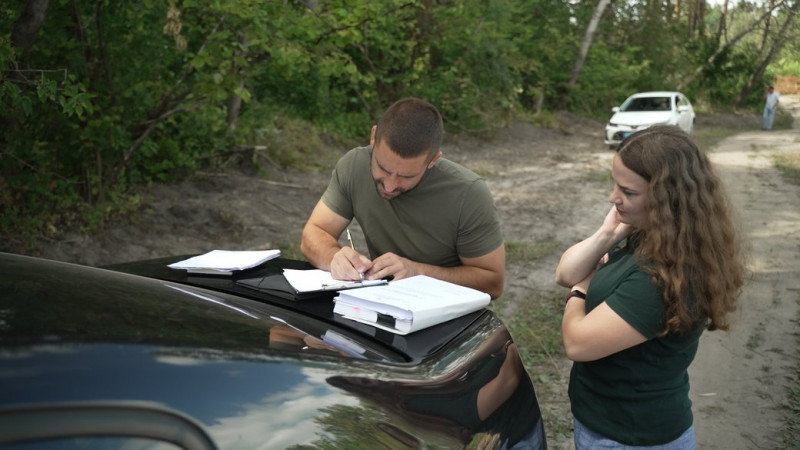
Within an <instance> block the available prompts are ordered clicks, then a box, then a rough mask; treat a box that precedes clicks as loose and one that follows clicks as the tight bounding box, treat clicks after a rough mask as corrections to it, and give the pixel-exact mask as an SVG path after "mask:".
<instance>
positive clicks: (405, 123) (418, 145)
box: [375, 97, 444, 158]
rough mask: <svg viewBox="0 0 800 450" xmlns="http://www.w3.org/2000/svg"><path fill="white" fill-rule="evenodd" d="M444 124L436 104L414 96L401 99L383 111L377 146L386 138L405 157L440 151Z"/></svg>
mask: <svg viewBox="0 0 800 450" xmlns="http://www.w3.org/2000/svg"><path fill="white" fill-rule="evenodd" d="M443 134H444V126H443V125H442V116H441V114H439V111H438V110H437V109H436V107H435V106H433V105H431V104H430V103H428V102H426V101H424V100H420V99H418V98H414V97H408V98H404V99H402V100H398V101H397V102H395V103H394V104H393V105H392V106H390V107H389V109H387V110H386V112H385V113H383V116H381V119H380V121H379V122H378V127H377V129H376V130H375V145H376V146H377V145H378V143H380V142H381V141H385V143H386V145H388V146H389V149H391V150H392V151H393V152H394V153H396V154H398V155H399V156H400V157H402V158H413V157H417V156H420V155H422V154H424V153H426V152H428V153H430V154H431V156H432V155H433V154H435V153H436V152H437V151H439V147H440V146H441V144H442V135H443Z"/></svg>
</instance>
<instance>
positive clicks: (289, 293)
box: [236, 273, 388, 300]
mask: <svg viewBox="0 0 800 450" xmlns="http://www.w3.org/2000/svg"><path fill="white" fill-rule="evenodd" d="M386 283H388V282H387V281H380V282H371V284H373V285H380V284H386ZM236 284H237V285H239V286H243V287H246V288H250V289H254V290H256V291H258V292H263V293H265V294H270V295H274V296H276V297H280V298H283V299H286V300H308V299H322V298H330V299H333V297H334V296H335V295H336V293H337V292H338V291H342V290H346V289H355V288H361V287H364V286H365V285H364V283H362V282H360V281H340V282H336V283H332V284H324V285H321V286H320V288H319V289H314V290H308V291H298V290H297V289H295V287H294V286H292V284H291V283H289V280H287V279H286V277H285V276H284V275H283V274H282V273H275V274H272V275H267V276H264V277H258V278H244V279H241V280H236Z"/></svg>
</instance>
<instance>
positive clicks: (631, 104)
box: [619, 97, 671, 112]
mask: <svg viewBox="0 0 800 450" xmlns="http://www.w3.org/2000/svg"><path fill="white" fill-rule="evenodd" d="M619 109H620V111H627V112H633V111H669V110H670V109H671V107H670V98H669V97H635V98H630V99H628V101H626V102H625V103H623V104H622V106H621V107H620V108H619Z"/></svg>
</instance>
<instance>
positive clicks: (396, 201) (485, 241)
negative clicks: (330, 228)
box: [322, 147, 503, 267]
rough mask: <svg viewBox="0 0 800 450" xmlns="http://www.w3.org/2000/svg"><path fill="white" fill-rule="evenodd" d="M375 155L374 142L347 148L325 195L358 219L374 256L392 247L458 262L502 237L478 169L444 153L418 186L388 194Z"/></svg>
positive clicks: (408, 254)
mask: <svg viewBox="0 0 800 450" xmlns="http://www.w3.org/2000/svg"><path fill="white" fill-rule="evenodd" d="M371 157H372V149H371V148H370V147H358V148H355V149H353V150H350V151H349V152H347V154H345V155H344V156H343V157H342V158H341V159H340V160H339V162H338V163H337V164H336V167H335V168H334V170H333V174H332V175H331V180H330V183H329V184H328V188H327V190H326V191H325V193H324V194H323V195H322V202H323V203H325V205H327V206H328V207H329V208H330V209H331V210H333V212H335V213H336V214H338V215H340V216H342V217H344V218H346V219H348V220H352V219H353V218H355V219H356V220H357V221H358V223H359V225H361V229H362V231H363V232H364V237H365V238H366V241H367V246H368V250H369V255H370V257H371V258H373V259H374V258H377V257H378V256H380V255H382V254H384V253H388V252H392V253H395V254H397V255H400V256H402V257H405V258H408V259H410V260H412V261H417V262H422V263H426V264H432V265H437V266H443V267H455V266H460V265H461V260H460V259H459V257H466V258H475V257H479V256H483V255H486V254H488V253H490V252H491V251H493V250H495V249H497V248H498V247H499V246H500V245H501V244H502V243H503V237H502V233H501V231H500V221H499V219H498V217H497V209H496V207H495V204H494V200H493V199H492V195H491V192H490V191H489V188H488V186H487V185H486V182H485V181H484V180H483V179H482V178H480V177H479V176H478V175H476V174H475V173H473V172H471V171H470V170H468V169H466V168H465V167H463V166H461V165H459V164H456V163H454V162H452V161H449V160H447V159H445V158H440V159H439V160H438V161H437V162H436V164H435V165H434V166H433V168H431V169H429V170H427V171H426V172H425V175H424V176H423V178H422V180H421V181H420V182H419V184H417V186H416V187H414V188H413V189H411V190H410V191H408V192H404V193H402V194H400V195H399V196H397V197H395V198H393V199H392V200H384V199H383V198H381V196H380V195H378V191H377V188H376V187H375V182H374V180H373V178H372V171H371V169H370V159H371Z"/></svg>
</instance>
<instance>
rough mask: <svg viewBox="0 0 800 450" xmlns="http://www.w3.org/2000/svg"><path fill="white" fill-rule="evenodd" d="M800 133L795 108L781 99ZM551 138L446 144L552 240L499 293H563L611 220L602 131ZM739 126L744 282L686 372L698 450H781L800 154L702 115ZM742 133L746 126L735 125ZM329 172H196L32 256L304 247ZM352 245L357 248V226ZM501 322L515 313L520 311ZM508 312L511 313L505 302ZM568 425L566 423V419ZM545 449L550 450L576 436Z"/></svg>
mask: <svg viewBox="0 0 800 450" xmlns="http://www.w3.org/2000/svg"><path fill="white" fill-rule="evenodd" d="M782 103H783V104H784V106H792V107H793V108H795V109H794V111H795V117H796V119H795V123H796V124H797V123H800V117H798V110H797V109H796V108H797V106H800V100H799V99H798V98H788V97H784V98H782ZM559 118H560V121H561V123H562V127H561V129H560V130H559V131H555V130H549V129H541V128H537V127H534V126H531V125H529V124H520V123H518V124H514V125H512V126H510V127H509V128H507V129H505V130H503V131H502V132H500V133H498V134H496V135H495V136H492V137H489V138H487V139H486V140H479V139H474V138H460V137H453V136H449V137H448V138H447V142H446V144H445V145H444V147H443V151H444V153H445V157H448V158H450V159H453V160H455V161H458V162H460V163H462V164H464V165H466V166H468V167H470V168H472V169H473V170H476V171H477V172H479V173H480V174H482V175H483V176H485V177H486V179H487V180H488V182H489V185H490V188H491V189H492V192H493V194H494V196H495V200H496V203H497V206H498V211H499V213H500V216H501V220H502V221H503V231H504V234H505V237H506V240H507V241H508V242H519V243H537V242H542V241H548V242H555V243H556V246H557V247H558V249H557V250H555V251H553V252H552V254H549V255H546V256H545V257H543V258H541V259H537V260H535V261H525V262H522V263H516V264H509V265H508V267H507V285H506V291H505V294H504V296H509V297H510V298H514V297H513V296H515V295H521V294H524V293H529V292H531V290H534V291H535V292H541V293H542V295H547V294H548V293H553V292H561V291H562V290H563V289H562V288H560V287H558V286H557V285H555V283H554V282H553V271H554V269H555V266H556V264H557V262H558V258H559V257H560V253H561V251H563V250H564V249H566V248H567V247H568V246H569V245H571V244H573V243H574V242H576V241H578V240H580V239H582V238H584V237H585V236H587V235H588V234H589V233H591V232H592V231H594V230H595V228H596V227H597V226H599V224H600V223H601V222H602V219H603V217H604V216H605V214H606V212H607V211H608V201H607V197H608V193H609V189H610V185H609V181H608V171H609V169H610V164H611V157H612V156H613V152H611V151H610V150H609V149H608V148H606V147H605V146H604V145H603V144H602V130H603V124H602V123H600V122H596V121H591V120H586V119H581V118H577V117H572V116H570V115H568V114H560V115H559ZM736 120H738V121H740V122H742V120H743V123H744V126H745V127H747V128H749V129H751V130H754V131H745V132H742V133H737V134H735V135H732V136H731V137H729V138H727V139H725V140H724V141H722V142H720V143H719V144H718V145H717V146H716V147H715V148H713V149H712V153H713V155H712V157H713V159H714V161H715V162H716V163H717V164H718V167H719V170H720V173H721V175H722V176H723V178H724V181H725V182H726V184H727V186H728V190H729V194H730V196H731V198H732V200H733V202H734V204H735V206H736V208H737V209H738V210H739V212H740V215H741V216H742V222H743V233H744V235H745V236H746V237H747V238H748V240H749V241H750V243H751V247H752V253H751V259H750V267H751V269H752V271H753V277H752V281H751V283H750V284H749V285H748V286H747V288H746V290H745V292H744V294H743V295H742V304H741V308H740V309H739V313H738V316H737V318H736V323H735V324H734V328H733V330H732V331H731V332H713V333H705V334H704V336H703V339H702V341H701V347H700V351H699V354H698V356H697V358H696V360H695V362H694V364H693V365H692V367H691V368H690V377H691V384H692V391H691V396H692V400H693V402H694V411H695V426H696V429H697V440H698V448H699V449H772V448H781V446H780V445H779V444H778V443H777V441H776V438H777V433H778V430H779V429H780V427H781V421H782V418H783V417H784V416H785V414H787V411H785V410H781V409H780V407H779V405H780V402H781V401H782V400H783V399H784V398H785V395H786V394H785V392H786V379H785V378H786V376H787V375H789V374H790V373H791V371H795V370H796V369H797V367H798V360H797V357H798V353H797V349H796V348H795V346H796V342H797V341H796V333H797V332H798V322H797V320H798V317H800V316H799V315H798V303H800V301H799V300H800V276H799V275H800V274H798V270H800V252H798V250H800V187H799V186H796V185H790V184H787V183H786V182H785V181H784V180H782V179H781V177H780V175H779V174H778V172H777V171H776V169H774V168H773V166H772V159H771V158H772V155H775V154H777V153H782V152H792V153H794V154H797V153H798V152H800V130H797V129H794V130H791V131H772V132H765V131H757V129H758V128H757V127H758V126H759V121H758V120H757V118H754V117H752V116H751V117H748V118H745V119H741V118H736V117H727V118H724V117H707V118H702V117H700V118H698V124H697V126H698V127H702V126H704V124H706V123H715V121H716V123H719V122H720V121H736ZM740 125H741V124H740ZM328 176H329V174H328V173H327V171H322V172H320V173H299V172H293V171H278V170H274V171H273V177H272V179H271V180H269V181H265V180H263V179H260V178H256V177H253V176H248V175H243V174H232V173H225V174H219V173H216V174H200V175H198V176H197V177H195V178H194V179H192V180H190V181H186V182H183V183H178V184H173V185H159V186H154V187H151V188H148V189H144V190H142V191H141V192H140V195H141V207H140V208H139V211H138V214H137V215H135V216H134V218H133V219H131V220H129V221H126V222H120V223H116V224H112V225H109V226H108V228H107V229H106V231H105V232H103V233H101V234H98V235H94V236H86V235H82V234H79V233H65V234H64V235H62V236H61V237H60V238H59V239H57V240H53V241H49V242H44V243H43V244H42V245H41V246H40V248H38V249H37V250H36V251H34V252H31V253H32V254H35V255H37V256H43V257H46V258H50V259H56V260H63V261H71V262H79V263H84V264H89V265H104V264H111V263H117V262H125V261H132V260H137V259H145V258H154V257H160V256H166V255H174V254H185V253H199V252H205V251H208V250H212V249H228V250H245V249H269V248H276V247H278V246H281V245H282V244H284V243H287V242H298V241H299V238H300V230H301V228H302V225H303V223H304V222H305V220H306V219H307V217H308V213H309V212H310V211H311V208H312V207H313V205H314V204H315V203H316V201H317V199H318V198H319V195H320V194H321V193H322V191H323V190H324V187H325V185H326V183H327V179H328ZM353 231H354V238H355V239H356V241H357V242H356V245H358V246H363V245H364V244H363V241H360V239H361V236H360V233H359V230H358V227H353ZM507 303H508V306H506V307H505V308H507V309H506V310H504V311H501V314H505V317H508V314H513V308H515V305H514V302H513V301H512V302H507ZM504 304H505V303H504ZM556 364H557V365H558V367H559V368H560V369H561V372H562V376H561V377H560V379H559V380H554V381H553V382H552V385H550V386H548V389H547V390H546V392H543V393H542V392H541V391H540V401H541V403H542V407H543V408H545V409H546V410H548V411H550V412H552V413H553V414H554V415H555V417H569V409H568V408H569V406H568V400H567V397H566V382H567V379H568V371H569V367H570V364H571V363H570V362H569V361H568V360H566V359H563V360H561V361H557V362H556ZM570 420H571V419H570ZM548 439H550V443H551V447H552V448H571V447H572V444H571V440H570V439H567V440H563V439H559V440H555V439H551V438H550V436H548Z"/></svg>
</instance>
